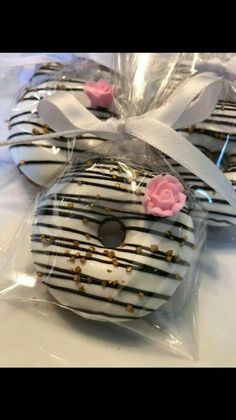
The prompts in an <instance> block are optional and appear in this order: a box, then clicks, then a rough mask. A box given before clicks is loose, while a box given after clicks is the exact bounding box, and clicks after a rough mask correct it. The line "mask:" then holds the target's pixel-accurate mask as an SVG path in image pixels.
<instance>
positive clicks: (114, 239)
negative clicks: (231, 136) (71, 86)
mask: <svg viewBox="0 0 236 420" xmlns="http://www.w3.org/2000/svg"><path fill="white" fill-rule="evenodd" d="M142 58H143V57H142V55H140V56H139V55H138V54H134V55H133V54H118V56H117V57H116V59H117V67H118V70H120V71H117V72H115V79H114V83H115V85H116V87H117V90H116V96H115V101H114V103H115V105H116V112H117V113H119V115H120V116H121V117H128V116H130V115H137V114H141V113H143V112H145V111H146V110H148V109H151V108H152V107H154V106H157V105H158V103H161V102H163V101H164V100H166V99H164V96H163V95H164V94H163V92H162V89H161V85H162V86H165V89H167V88H168V84H169V86H170V90H171V81H172V80H173V77H174V75H175V72H176V70H177V67H178V65H179V62H180V61H181V60H182V58H184V57H183V56H182V55H178V54H173V55H171V56H169V57H167V56H166V57H164V59H163V57H161V55H158V54H150V56H149V57H146V58H145V60H143V59H142ZM147 58H150V60H147ZM124 67H125V71H124ZM154 68H155V71H154ZM160 71H161V74H162V76H160ZM118 74H125V75H126V77H125V78H118ZM155 74H156V81H155ZM149 75H150V77H149ZM154 87H155V89H156V91H155V89H154ZM139 89H141V90H139ZM158 91H159V93H158ZM168 95H169V93H168ZM168 95H167V97H168ZM142 98H143V100H142ZM132 104H133V105H132ZM163 194H164V195H163ZM196 214H197V217H195V215H196ZM205 228H206V213H205V211H203V210H202V208H201V205H199V202H198V200H197V199H196V197H195V194H194V192H193V191H192V190H191V189H190V188H189V187H188V186H187V184H186V183H185V182H184V180H183V178H182V177H181V176H180V175H179V174H178V172H177V171H176V170H175V168H174V166H171V164H170V162H169V160H168V159H166V158H165V157H164V156H163V155H162V154H161V153H160V152H158V151H157V150H156V149H154V148H153V147H151V146H149V145H147V144H145V143H144V142H142V141H140V140H138V139H136V138H126V137H125V136H124V138H123V139H122V140H119V141H117V142H116V141H106V142H103V143H102V144H101V145H99V146H97V147H96V148H94V149H93V150H91V151H87V152H84V153H81V154H78V155H73V161H72V162H71V163H70V164H69V165H68V166H67V167H66V168H65V170H64V172H63V173H62V174H61V175H60V176H59V178H58V179H57V180H56V181H55V182H54V183H52V184H51V186H50V187H49V188H48V189H47V191H46V192H44V193H43V194H40V195H39V196H38V197H37V200H36V201H35V202H34V203H33V204H32V208H31V209H30V210H29V213H28V215H27V217H26V218H25V222H24V223H23V224H22V226H21V228H20V230H19V232H18V234H17V235H16V237H15V238H14V241H13V243H12V246H11V247H10V249H9V250H8V253H7V255H6V262H5V264H4V273H3V277H4V279H5V284H3V285H2V288H1V292H0V296H1V297H2V298H3V299H6V300H20V301H21V302H25V303H27V304H30V303H32V302H37V303H38V304H40V305H42V306H41V312H42V311H43V310H44V311H47V305H48V304H49V303H52V304H53V305H56V306H59V307H62V308H65V309H68V310H70V311H73V312H75V313H77V314H78V315H79V316H82V317H84V318H88V319H90V320H91V322H97V325H98V328H99V324H100V323H105V325H113V326H114V327H115V326H119V327H120V328H123V329H125V330H126V331H127V330H129V331H132V332H135V333H137V334H138V336H139V337H140V340H141V339H144V338H147V339H150V340H152V341H153V342H154V343H156V344H158V345H159V346H160V347H162V348H164V349H165V350H167V351H171V352H173V353H175V354H178V355H182V356H184V357H190V358H194V357H196V356H197V293H198V287H199V280H200V268H201V256H202V251H203V246H204V242H205V238H206V229H205ZM23 240H24V247H23V248H22V241H23ZM44 305H45V306H44ZM109 328H110V327H109ZM114 331H115V330H114Z"/></svg>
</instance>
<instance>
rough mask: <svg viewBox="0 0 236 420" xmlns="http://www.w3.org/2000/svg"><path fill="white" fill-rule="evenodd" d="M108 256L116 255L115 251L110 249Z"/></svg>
mask: <svg viewBox="0 0 236 420" xmlns="http://www.w3.org/2000/svg"><path fill="white" fill-rule="evenodd" d="M107 256H108V258H114V257H115V252H114V251H112V250H110V251H108V253H107Z"/></svg>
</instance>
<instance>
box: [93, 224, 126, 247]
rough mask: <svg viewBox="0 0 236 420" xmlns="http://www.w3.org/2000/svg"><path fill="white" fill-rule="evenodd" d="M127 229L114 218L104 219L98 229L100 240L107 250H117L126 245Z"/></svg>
mask: <svg viewBox="0 0 236 420" xmlns="http://www.w3.org/2000/svg"><path fill="white" fill-rule="evenodd" d="M125 236H126V228H125V226H124V224H123V223H122V222H121V221H120V220H118V219H114V218H107V219H104V220H103V221H102V222H101V223H100V225H99V227H98V238H99V240H100V242H101V243H102V245H104V246H105V247H107V248H117V247H118V246H121V245H122V244H123V243H124V240H125Z"/></svg>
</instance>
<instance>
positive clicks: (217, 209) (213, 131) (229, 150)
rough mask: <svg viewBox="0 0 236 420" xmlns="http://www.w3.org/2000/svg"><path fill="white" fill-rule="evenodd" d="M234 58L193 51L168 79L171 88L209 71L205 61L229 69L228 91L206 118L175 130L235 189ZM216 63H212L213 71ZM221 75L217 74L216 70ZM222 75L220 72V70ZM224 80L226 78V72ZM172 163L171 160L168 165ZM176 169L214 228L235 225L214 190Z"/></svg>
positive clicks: (230, 211) (231, 212) (229, 209)
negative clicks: (193, 191)
mask: <svg viewBox="0 0 236 420" xmlns="http://www.w3.org/2000/svg"><path fill="white" fill-rule="evenodd" d="M234 58H235V59H236V55H235V54H234V53H228V54H226V53H195V54H194V60H191V59H189V58H188V57H185V60H184V62H183V63H182V66H180V67H179V68H178V70H177V72H176V74H175V78H173V79H172V89H173V88H174V86H175V85H176V84H177V83H180V82H181V79H183V80H186V77H191V76H194V75H197V74H199V70H201V71H213V70H214V68H212V67H209V66H208V64H207V63H212V62H214V63H216V64H218V63H220V62H221V63H222V64H223V65H226V66H228V65H229V63H230V62H231V63H232V64H230V66H229V70H230V71H231V72H232V74H231V79H232V80H231V81H229V84H230V85H231V86H232V91H230V90H228V93H227V91H226V93H225V95H224V98H222V99H220V100H219V101H218V103H217V105H216V107H215V109H214V111H213V113H212V115H210V116H209V117H208V118H206V119H205V120H203V121H200V122H198V123H196V124H194V125H190V126H188V127H183V129H182V130H181V129H180V130H179V131H180V132H181V133H182V134H183V135H184V136H185V137H186V138H187V139H188V140H189V141H190V142H191V143H192V144H194V145H195V146H196V147H197V148H198V149H200V150H201V151H202V153H204V154H205V155H206V156H207V157H208V158H209V159H211V160H212V161H213V162H214V163H215V164H216V166H217V167H218V168H220V169H221V170H222V172H223V173H224V174H225V176H226V177H227V178H228V179H229V180H230V181H231V184H232V185H233V187H234V189H235V188H236V187H235V186H236V143H235V142H236V135H235V128H236V127H235V123H236V94H235V93H234V94H232V92H235V89H236V82H235V79H236V78H235V77H233V74H236V65H235V61H234V62H233V61H231V60H232V59H234ZM217 67H218V66H216V67H215V68H216V70H218V69H217ZM221 71H222V70H221ZM219 75H221V73H219ZM222 75H223V73H222ZM223 77H226V79H227V78H228V77H229V76H228V74H226V76H223ZM173 163H174V164H176V162H172V164H173ZM176 170H177V171H178V173H179V174H180V175H181V176H182V177H183V179H184V180H185V182H186V183H187V184H188V185H189V186H190V185H191V188H193V189H195V192H196V194H197V196H198V199H199V200H200V202H201V203H202V204H203V206H204V207H205V208H206V209H207V211H208V212H209V214H208V224H209V225H210V226H215V227H218V228H220V227H232V226H234V225H235V224H236V211H235V209H234V208H233V207H231V206H230V205H229V204H228V203H227V202H226V201H225V200H224V198H223V197H222V196H221V194H219V193H218V192H216V191H215V190H214V189H212V188H211V187H210V186H209V185H207V184H206V183H205V182H204V181H202V180H201V179H200V178H199V177H197V176H196V175H194V174H193V173H191V171H188V170H187V169H186V168H183V167H181V166H180V165H179V166H176Z"/></svg>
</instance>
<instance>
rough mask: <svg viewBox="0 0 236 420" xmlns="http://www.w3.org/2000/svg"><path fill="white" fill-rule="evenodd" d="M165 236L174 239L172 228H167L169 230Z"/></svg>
mask: <svg viewBox="0 0 236 420" xmlns="http://www.w3.org/2000/svg"><path fill="white" fill-rule="evenodd" d="M165 237H166V238H168V239H173V238H174V237H173V233H172V232H171V231H170V230H167V232H165Z"/></svg>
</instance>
